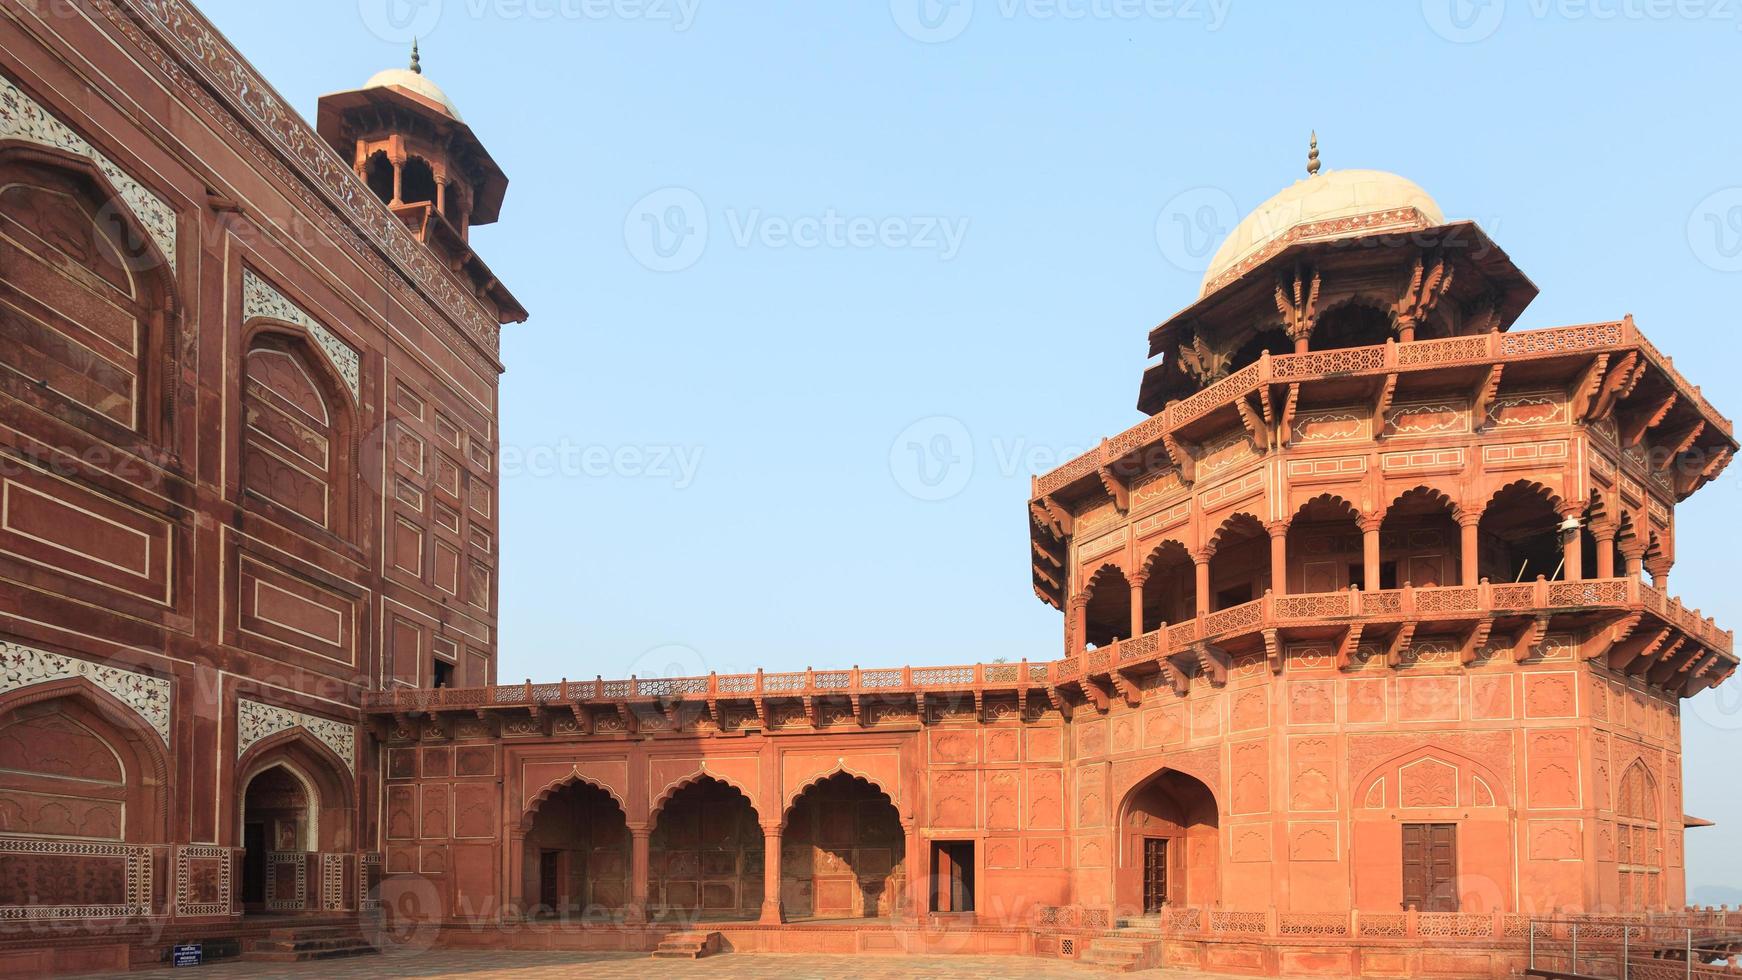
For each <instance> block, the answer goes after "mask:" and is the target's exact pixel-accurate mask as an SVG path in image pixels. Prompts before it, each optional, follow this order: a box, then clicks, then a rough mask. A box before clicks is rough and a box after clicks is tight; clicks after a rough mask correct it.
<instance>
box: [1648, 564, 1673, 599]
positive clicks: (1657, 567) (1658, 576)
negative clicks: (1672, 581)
mask: <svg viewBox="0 0 1742 980" xmlns="http://www.w3.org/2000/svg"><path fill="white" fill-rule="evenodd" d="M1669 566H1670V560H1669V559H1668V558H1653V559H1652V560H1651V563H1650V564H1648V565H1646V566H1645V570H1646V571H1648V572H1650V573H1651V585H1652V588H1655V589H1656V590H1657V591H1659V592H1662V593H1665V594H1668V592H1669Z"/></svg>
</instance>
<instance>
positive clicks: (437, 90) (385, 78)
mask: <svg viewBox="0 0 1742 980" xmlns="http://www.w3.org/2000/svg"><path fill="white" fill-rule="evenodd" d="M363 87H364V88H366V89H367V88H402V89H405V90H406V91H408V92H413V93H416V94H417V95H421V96H423V97H424V98H425V99H428V100H429V101H431V102H434V103H435V104H437V105H439V106H441V107H442V109H443V111H445V112H446V113H447V114H448V115H450V116H452V117H454V119H455V120H456V121H462V120H460V110H459V109H458V108H457V107H455V106H454V100H452V99H450V98H448V94H447V93H446V92H443V91H442V90H441V86H439V85H437V84H436V83H434V82H432V81H430V80H429V78H428V77H427V76H425V75H424V74H423V73H421V72H415V71H412V70H411V69H409V68H389V69H387V70H386V71H378V72H376V73H375V74H374V75H372V76H370V78H369V80H368V81H367V82H364V83H363Z"/></svg>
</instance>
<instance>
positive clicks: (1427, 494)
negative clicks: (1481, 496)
mask: <svg viewBox="0 0 1742 980" xmlns="http://www.w3.org/2000/svg"><path fill="white" fill-rule="evenodd" d="M1405 497H1421V498H1423V499H1425V500H1428V501H1431V502H1433V503H1436V504H1439V505H1440V506H1441V507H1444V508H1445V509H1446V510H1448V511H1450V512H1451V514H1452V516H1453V517H1454V518H1455V517H1458V516H1460V515H1462V513H1463V511H1464V506H1463V505H1462V504H1460V503H1458V498H1457V496H1456V493H1455V491H1452V490H1448V489H1446V488H1444V487H1439V486H1435V485H1434V484H1431V483H1418V484H1416V485H1415V486H1413V487H1410V488H1409V489H1408V490H1405V491H1403V492H1401V493H1399V494H1397V495H1396V496H1394V497H1392V498H1391V501H1390V502H1389V503H1387V504H1386V505H1385V511H1386V513H1387V514H1389V513H1390V512H1391V510H1392V509H1393V508H1395V507H1396V506H1397V505H1398V504H1400V503H1402V502H1403V498H1405Z"/></svg>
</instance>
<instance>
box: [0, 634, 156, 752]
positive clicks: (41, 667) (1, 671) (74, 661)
mask: <svg viewBox="0 0 1742 980" xmlns="http://www.w3.org/2000/svg"><path fill="white" fill-rule="evenodd" d="M67 677H83V678H85V679H86V680H89V681H90V682H91V683H93V684H95V685H97V686H98V687H100V688H102V689H103V690H105V691H108V692H109V693H110V694H113V695H114V696H115V697H116V699H118V700H119V701H120V702H121V703H122V704H125V705H126V706H127V707H129V708H132V709H133V710H134V711H135V712H137V713H138V715H139V717H141V718H143V719H145V723H146V724H148V725H150V726H151V727H152V729H153V730H154V731H156V732H157V735H158V737H159V738H161V739H163V742H164V744H165V745H168V744H169V698H170V690H171V688H170V683H169V681H167V680H165V679H164V678H162V677H153V676H151V675H150V674H141V673H137V672H135V671H131V670H123V669H121V668H120V667H113V666H109V665H106V664H97V663H92V662H90V661H88V660H79V659H78V658H76V657H68V656H64V655H62V654H58V653H49V652H48V651H46V650H38V649H36V648H35V647H27V646H25V645H23V644H21V643H8V642H6V641H4V640H0V692H4V691H12V690H16V689H18V688H21V687H30V686H32V685H35V684H42V683H44V682H46V681H58V680H61V679H63V678H67Z"/></svg>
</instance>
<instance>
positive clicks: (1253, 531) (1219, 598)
mask: <svg viewBox="0 0 1742 980" xmlns="http://www.w3.org/2000/svg"><path fill="white" fill-rule="evenodd" d="M1210 544H1211V546H1212V547H1213V548H1214V549H1215V554H1214V555H1212V556H1211V558H1210V590H1209V594H1208V598H1209V600H1210V605H1209V611H1210V612H1215V611H1216V610H1218V609H1227V608H1229V607H1231V606H1238V605H1241V604H1242V603H1247V602H1251V601H1252V600H1254V599H1256V598H1258V597H1260V596H1262V595H1263V594H1264V592H1265V590H1266V589H1268V588H1270V535H1269V533H1268V532H1266V531H1265V530H1264V525H1263V524H1260V523H1259V522H1258V518H1256V517H1253V516H1252V515H1251V514H1235V515H1234V516H1232V517H1230V518H1228V519H1227V520H1226V521H1223V522H1222V526H1221V527H1220V528H1218V529H1217V530H1216V534H1215V537H1213V538H1211V540H1210ZM1202 599H1203V597H1200V599H1199V601H1202Z"/></svg>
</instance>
